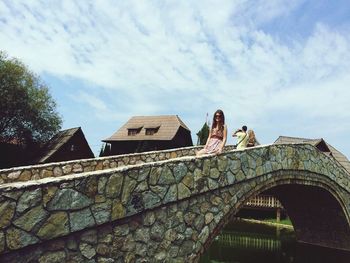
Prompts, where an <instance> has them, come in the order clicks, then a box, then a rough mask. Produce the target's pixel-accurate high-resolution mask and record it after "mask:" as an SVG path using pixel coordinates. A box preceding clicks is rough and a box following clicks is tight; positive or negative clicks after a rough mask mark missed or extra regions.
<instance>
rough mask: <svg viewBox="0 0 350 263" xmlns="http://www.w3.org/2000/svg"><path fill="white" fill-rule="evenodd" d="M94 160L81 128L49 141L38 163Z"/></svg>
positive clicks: (59, 134)
mask: <svg viewBox="0 0 350 263" xmlns="http://www.w3.org/2000/svg"><path fill="white" fill-rule="evenodd" d="M88 158H94V154H93V152H92V150H91V148H90V146H89V144H88V142H87V141H86V139H85V136H84V133H83V131H82V129H81V128H80V127H77V128H72V129H67V130H63V131H60V132H59V133H57V134H56V135H55V136H54V137H53V138H52V139H51V140H50V141H48V142H47V143H46V144H45V145H44V147H43V149H42V151H41V155H40V157H39V159H38V160H37V163H50V162H60V161H69V160H78V159H88Z"/></svg>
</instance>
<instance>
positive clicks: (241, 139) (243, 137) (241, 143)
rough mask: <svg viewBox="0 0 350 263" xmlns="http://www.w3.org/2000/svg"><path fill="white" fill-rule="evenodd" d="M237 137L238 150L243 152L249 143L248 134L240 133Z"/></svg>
mask: <svg viewBox="0 0 350 263" xmlns="http://www.w3.org/2000/svg"><path fill="white" fill-rule="evenodd" d="M236 136H237V143H238V144H237V150H241V149H244V148H246V147H247V142H248V138H249V136H248V134H247V133H245V132H244V131H239V132H237V133H236Z"/></svg>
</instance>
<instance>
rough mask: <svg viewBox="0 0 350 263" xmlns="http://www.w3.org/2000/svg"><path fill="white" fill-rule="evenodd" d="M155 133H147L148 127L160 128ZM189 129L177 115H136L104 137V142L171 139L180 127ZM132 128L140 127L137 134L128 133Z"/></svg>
mask: <svg viewBox="0 0 350 263" xmlns="http://www.w3.org/2000/svg"><path fill="white" fill-rule="evenodd" d="M158 127H159V129H158V131H157V132H156V133H154V134H153V135H146V129H147V128H148V129H150V128H158ZM180 127H182V128H184V129H186V130H188V131H190V129H189V128H188V127H187V126H186V125H185V124H184V123H183V121H182V120H181V119H180V118H179V117H178V116H177V115H161V116H134V117H131V118H130V119H129V120H128V121H127V122H126V123H125V124H124V125H123V126H122V127H121V128H120V129H119V130H118V131H117V132H115V133H114V134H113V135H112V136H111V137H109V138H107V139H104V140H103V141H104V142H112V141H140V140H164V141H170V140H172V139H173V138H174V136H175V135H176V133H177V131H178V130H179V128H180ZM130 129H139V132H138V133H137V134H136V135H133V136H131V135H128V131H129V130H130Z"/></svg>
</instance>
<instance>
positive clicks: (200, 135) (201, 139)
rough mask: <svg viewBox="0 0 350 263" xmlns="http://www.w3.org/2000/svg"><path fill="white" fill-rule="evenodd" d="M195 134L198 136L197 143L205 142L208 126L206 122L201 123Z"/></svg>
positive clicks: (202, 143)
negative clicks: (201, 125) (200, 127)
mask: <svg viewBox="0 0 350 263" xmlns="http://www.w3.org/2000/svg"><path fill="white" fill-rule="evenodd" d="M197 136H198V142H197V145H204V144H206V142H207V139H208V136H209V126H208V124H207V122H205V123H204V124H203V127H202V129H201V130H200V131H199V132H197Z"/></svg>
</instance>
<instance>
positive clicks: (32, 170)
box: [0, 145, 233, 184]
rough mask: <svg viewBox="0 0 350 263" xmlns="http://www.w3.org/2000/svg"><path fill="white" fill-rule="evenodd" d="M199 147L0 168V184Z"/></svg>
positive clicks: (154, 159) (190, 153) (151, 159)
mask: <svg viewBox="0 0 350 263" xmlns="http://www.w3.org/2000/svg"><path fill="white" fill-rule="evenodd" d="M201 148H202V146H194V147H184V148H177V149H170V150H164V151H153V152H143V153H133V154H123V155H115V156H108V157H99V158H91V159H82V160H72V161H66V162H56V163H48V164H38V165H31V166H23V167H15V168H9V169H2V170H0V184H4V183H13V182H25V181H30V180H39V179H43V178H48V177H59V176H64V175H69V174H77V173H84V172H91V171H99V170H104V169H111V168H116V167H120V166H125V165H134V164H141V163H147V162H157V161H163V160H168V159H173V158H178V157H182V156H193V155H195V152H196V151H198V150H200V149H201ZM232 149H233V146H232V145H228V146H226V147H225V151H230V150H232Z"/></svg>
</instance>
